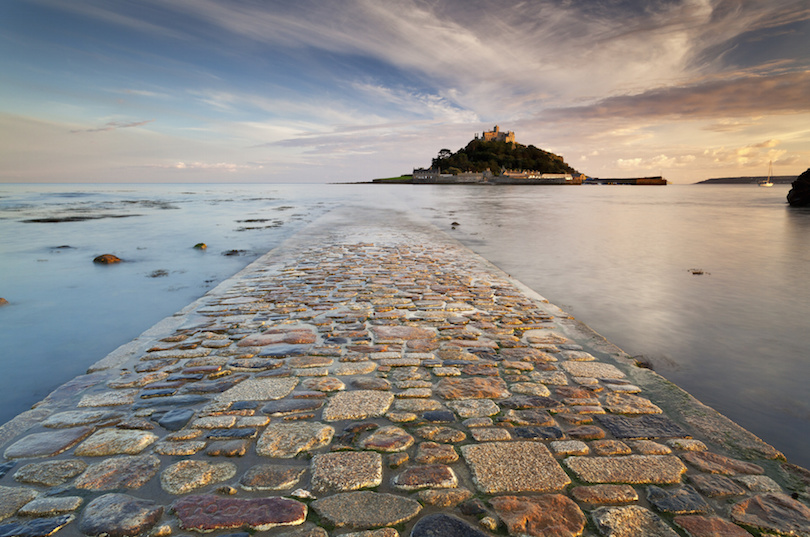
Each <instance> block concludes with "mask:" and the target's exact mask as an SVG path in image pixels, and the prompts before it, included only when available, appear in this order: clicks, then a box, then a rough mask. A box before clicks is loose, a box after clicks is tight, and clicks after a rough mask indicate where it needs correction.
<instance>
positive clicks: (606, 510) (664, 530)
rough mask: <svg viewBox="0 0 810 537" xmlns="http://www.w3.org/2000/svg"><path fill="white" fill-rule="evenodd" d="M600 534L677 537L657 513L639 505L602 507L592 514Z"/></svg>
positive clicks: (623, 536) (619, 536)
mask: <svg viewBox="0 0 810 537" xmlns="http://www.w3.org/2000/svg"><path fill="white" fill-rule="evenodd" d="M591 517H592V518H593V521H594V523H595V524H596V527H597V528H598V529H599V533H601V534H602V535H605V536H606V537H638V536H639V535H643V536H644V537H677V536H678V534H677V533H675V530H673V529H672V528H670V527H669V526H667V525H666V524H665V523H664V522H663V521H662V520H661V519H660V518H659V517H658V515H656V514H655V513H653V512H652V511H650V510H649V509H645V508H644V507H641V506H638V505H628V506H627V507H600V508H599V509H595V510H594V511H593V512H591Z"/></svg>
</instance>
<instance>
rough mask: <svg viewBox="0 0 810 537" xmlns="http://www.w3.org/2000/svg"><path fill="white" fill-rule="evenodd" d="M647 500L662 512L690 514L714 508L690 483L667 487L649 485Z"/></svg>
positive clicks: (709, 510)
mask: <svg viewBox="0 0 810 537" xmlns="http://www.w3.org/2000/svg"><path fill="white" fill-rule="evenodd" d="M647 500H649V502H650V503H651V504H652V505H653V506H655V508H656V509H658V510H659V511H661V512H662V513H672V514H676V515H689V514H705V513H709V512H711V510H712V508H711V507H710V506H709V504H708V503H706V500H704V499H703V497H702V496H701V495H700V494H698V492H697V491H696V490H695V489H694V488H692V487H690V486H689V485H684V486H680V487H672V488H666V489H663V488H661V487H656V486H649V487H647Z"/></svg>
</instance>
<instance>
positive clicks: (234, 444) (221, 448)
mask: <svg viewBox="0 0 810 537" xmlns="http://www.w3.org/2000/svg"><path fill="white" fill-rule="evenodd" d="M249 447H250V441H248V440H227V441H224V442H213V443H211V444H209V445H208V447H207V448H206V449H205V454H206V455H208V456H210V457H244V456H245V455H246V454H247V451H248V448H249Z"/></svg>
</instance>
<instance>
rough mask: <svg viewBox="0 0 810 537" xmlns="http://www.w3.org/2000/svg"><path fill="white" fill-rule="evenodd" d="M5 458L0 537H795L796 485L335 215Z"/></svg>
mask: <svg viewBox="0 0 810 537" xmlns="http://www.w3.org/2000/svg"><path fill="white" fill-rule="evenodd" d="M20 358H21V359H22V361H23V362H24V357H20ZM0 444H2V447H0V449H2V453H3V455H4V457H5V459H4V460H3V461H2V463H0V537H6V536H25V537H38V536H45V535H52V534H53V535H57V536H59V537H68V536H82V535H89V536H100V535H109V536H111V537H121V536H134V535H147V536H154V537H168V536H173V535H186V536H187V535H196V534H198V533H200V532H203V533H207V532H212V535H241V536H243V537H246V536H247V535H248V534H249V533H253V532H259V533H260V534H261V535H268V536H271V535H278V536H287V537H325V536H339V535H344V536H352V537H361V536H362V537H396V536H413V537H429V536H430V537H433V536H436V537H438V536H443V537H462V536H463V537H467V536H470V537H472V536H487V535H516V536H517V535H530V536H549V537H551V536H554V537H559V536H566V535H571V536H578V535H588V536H599V535H604V536H671V537H675V536H678V535H680V536H684V535H688V536H693V537H708V536H747V535H752V534H753V535H766V534H767V535H772V534H778V535H810V508H809V507H808V498H809V497H810V496H808V488H807V487H808V483H810V472H808V471H807V470H804V469H802V468H800V467H797V466H795V465H792V464H790V463H789V462H786V461H784V458H783V457H782V456H781V454H780V453H778V452H777V451H776V450H775V449H773V448H772V447H771V446H769V445H768V444H766V443H765V442H763V441H762V440H760V439H759V438H757V437H756V436H754V435H753V434H751V433H749V432H747V431H746V430H744V429H742V428H741V427H739V426H737V425H736V424H734V423H733V422H731V421H730V420H728V419H726V418H724V417H723V416H721V415H719V414H717V413H716V412H714V411H713V410H711V409H710V408H708V407H706V406H704V405H702V404H701V403H699V402H698V401H696V400H695V399H694V398H692V397H691V396H689V395H688V394H687V393H685V392H683V391H682V390H680V389H679V388H678V387H677V386H674V385H673V384H671V383H669V382H667V381H666V380H664V379H663V378H661V377H660V376H659V375H657V374H656V373H654V372H653V371H650V370H648V369H644V368H641V367H638V366H636V364H635V363H634V362H633V361H632V360H631V359H630V358H629V357H628V356H627V355H626V354H625V353H623V352H622V351H621V350H620V349H618V348H616V347H615V346H613V345H611V344H610V343H609V342H607V341H605V340H604V339H603V338H601V337H600V336H599V335H598V334H596V333H595V332H593V331H592V330H590V329H589V328H588V327H586V326H584V325H582V324H581V323H579V322H577V321H576V320H575V319H572V318H571V317H569V316H568V315H566V314H565V313H564V312H563V311H561V310H560V309H559V308H557V307H556V306H554V305H552V304H550V303H548V302H547V301H546V300H544V299H543V297H541V296H540V295H538V294H537V293H535V292H534V291H532V290H530V289H528V288H526V287H525V286H523V285H522V284H520V283H519V282H517V281H515V280H513V279H511V278H509V277H508V276H507V275H506V274H504V273H502V272H501V271H500V270H498V269H497V268H496V267H494V266H492V265H491V264H489V263H488V262H486V261H485V260H483V259H481V258H480V257H478V256H476V255H475V254H473V253H472V252H470V251H469V250H467V249H466V248H464V247H463V246H461V245H459V244H458V243H456V242H454V241H453V240H452V239H451V238H449V237H448V236H447V235H445V234H444V233H442V232H441V231H439V230H437V229H435V228H432V227H431V226H429V225H427V224H425V223H421V222H419V221H415V220H414V219H413V218H412V217H411V216H409V215H407V214H405V213H399V212H393V211H384V210H382V209H380V210H374V209H368V208H360V207H351V208H344V209H339V210H336V211H333V212H332V213H329V214H327V215H326V216H324V217H323V218H321V219H320V220H318V221H317V222H315V223H314V224H312V225H310V226H309V227H308V228H306V229H305V230H304V231H302V232H300V233H299V234H297V235H296V236H295V237H293V238H292V239H291V240H289V241H288V242H287V243H285V244H284V245H283V246H281V247H280V248H277V249H275V250H273V251H271V252H270V253H268V254H267V255H266V256H264V257H263V258H261V259H259V260H258V261H256V262H254V263H253V264H251V265H250V266H248V267H247V268H246V269H245V270H243V271H242V272H240V273H239V274H237V275H236V276H234V277H233V278H231V279H229V280H228V281H226V282H224V283H222V284H221V285H219V286H218V287H217V288H216V289H214V290H212V291H211V292H209V293H208V294H207V295H205V296H204V297H203V298H201V299H200V300H198V301H196V302H195V303H193V304H191V305H190V306H188V307H187V308H185V309H184V310H183V311H181V312H179V313H177V314H176V315H174V316H172V317H170V318H168V319H165V320H164V321H162V322H161V323H159V324H157V325H156V326H155V327H153V328H151V329H150V330H148V331H147V332H145V333H144V334H143V335H141V336H140V337H138V338H137V339H135V340H134V341H132V342H130V343H128V344H127V345H124V346H123V347H121V348H119V349H118V350H117V351H115V352H114V353H112V354H111V355H109V356H108V357H106V358H105V359H104V360H102V361H100V362H98V363H97V364H95V365H94V366H92V367H91V368H90V370H89V371H88V373H87V374H86V375H83V376H81V377H78V378H76V379H74V380H72V381H70V382H68V383H66V384H65V385H63V386H62V387H60V388H59V389H57V390H56V391H55V392H53V393H52V394H51V395H49V396H48V397H47V398H46V399H45V400H44V401H42V402H41V403H40V404H38V405H37V406H35V407H34V408H33V409H31V410H30V411H28V412H25V413H23V414H22V415H20V416H18V417H17V418H15V419H14V420H12V421H10V422H9V423H7V424H5V425H3V426H2V427H0Z"/></svg>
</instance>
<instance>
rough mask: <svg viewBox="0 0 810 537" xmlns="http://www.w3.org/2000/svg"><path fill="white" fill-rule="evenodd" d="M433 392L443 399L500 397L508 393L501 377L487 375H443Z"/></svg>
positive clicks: (506, 395) (507, 395)
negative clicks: (458, 376) (461, 376)
mask: <svg viewBox="0 0 810 537" xmlns="http://www.w3.org/2000/svg"><path fill="white" fill-rule="evenodd" d="M435 392H436V394H437V395H439V396H440V397H443V398H444V399H492V398H495V399H500V398H504V397H509V395H510V393H509V390H507V388H506V382H504V381H503V379H501V378H489V377H484V378H481V377H473V378H455V377H443V378H442V379H441V380H439V382H438V383H437V384H436V389H435Z"/></svg>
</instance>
